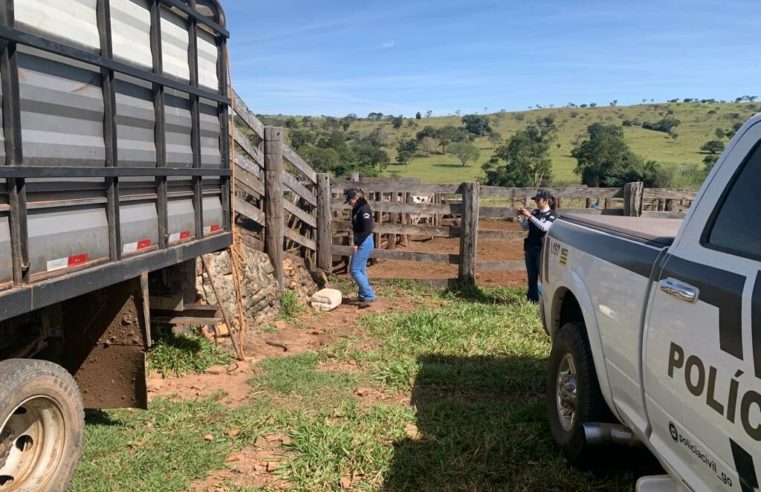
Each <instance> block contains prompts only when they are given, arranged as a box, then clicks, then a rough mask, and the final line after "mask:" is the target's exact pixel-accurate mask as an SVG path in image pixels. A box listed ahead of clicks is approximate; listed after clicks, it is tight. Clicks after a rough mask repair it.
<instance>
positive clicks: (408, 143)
mask: <svg viewBox="0 0 761 492" xmlns="http://www.w3.org/2000/svg"><path fill="white" fill-rule="evenodd" d="M416 150H417V140H415V139H414V138H410V139H407V140H405V139H400V140H399V142H398V143H397V145H396V161H397V162H398V163H399V164H404V165H405V166H406V165H407V164H408V163H409V162H410V159H412V156H414V155H415V151H416Z"/></svg>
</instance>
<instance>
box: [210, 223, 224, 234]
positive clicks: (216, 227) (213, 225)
mask: <svg viewBox="0 0 761 492" xmlns="http://www.w3.org/2000/svg"><path fill="white" fill-rule="evenodd" d="M220 229H222V228H221V227H219V224H212V225H211V227H210V228H209V230H211V232H217V231H219V230H220Z"/></svg>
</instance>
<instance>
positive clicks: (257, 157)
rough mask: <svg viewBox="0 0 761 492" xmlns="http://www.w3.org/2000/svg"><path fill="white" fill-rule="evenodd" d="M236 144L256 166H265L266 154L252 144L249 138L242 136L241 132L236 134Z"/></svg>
mask: <svg viewBox="0 0 761 492" xmlns="http://www.w3.org/2000/svg"><path fill="white" fill-rule="evenodd" d="M235 143H237V144H238V145H240V148H241V149H243V150H244V151H245V152H246V153H247V154H248V155H249V156H250V157H251V160H252V161H253V162H254V163H255V164H256V165H258V166H259V167H263V166H264V154H262V151H261V150H259V149H257V148H256V147H255V146H254V144H252V143H251V140H249V139H248V137H247V136H245V135H242V134H241V133H240V132H235Z"/></svg>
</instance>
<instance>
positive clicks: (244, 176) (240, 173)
mask: <svg viewBox="0 0 761 492" xmlns="http://www.w3.org/2000/svg"><path fill="white" fill-rule="evenodd" d="M235 181H236V183H235V184H236V185H241V188H244V189H243V191H245V192H246V193H248V194H249V195H259V196H262V197H263V196H264V183H262V180H261V179H259V178H258V177H257V176H254V175H253V174H251V173H250V172H248V171H246V170H244V169H236V170H235Z"/></svg>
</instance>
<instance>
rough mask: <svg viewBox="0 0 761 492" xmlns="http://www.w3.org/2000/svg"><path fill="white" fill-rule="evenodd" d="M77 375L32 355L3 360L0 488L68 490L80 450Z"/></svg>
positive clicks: (81, 419) (0, 377)
mask: <svg viewBox="0 0 761 492" xmlns="http://www.w3.org/2000/svg"><path fill="white" fill-rule="evenodd" d="M83 430H84V410H83V405H82V397H81V395H80V393H79V388H78V387H77V384H76V382H74V378H72V377H71V375H70V374H69V373H68V372H67V371H66V370H65V369H64V368H62V367H61V366H59V365H57V364H53V363H52V362H48V361H43V360H32V359H8V360H4V361H0V491H6V490H8V491H17V490H19V491H20V490H35V491H37V490H39V491H46V492H58V491H61V492H63V491H65V490H66V487H67V485H68V484H69V481H70V480H71V477H72V475H73V474H74V469H75V468H76V465H77V462H78V461H79V457H80V455H81V454H82V432H83Z"/></svg>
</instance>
